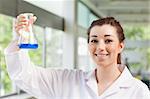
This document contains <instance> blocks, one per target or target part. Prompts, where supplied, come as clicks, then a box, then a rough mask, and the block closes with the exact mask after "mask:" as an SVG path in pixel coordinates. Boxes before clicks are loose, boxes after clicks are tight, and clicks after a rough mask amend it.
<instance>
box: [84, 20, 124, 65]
mask: <svg viewBox="0 0 150 99" xmlns="http://www.w3.org/2000/svg"><path fill="white" fill-rule="evenodd" d="M104 24H109V25H111V26H113V27H115V28H116V32H117V35H118V39H119V42H120V43H121V42H123V41H124V40H125V36H124V32H123V28H122V26H121V25H120V23H119V22H118V21H117V20H116V19H115V18H114V17H106V18H102V19H98V20H95V21H93V22H92V24H91V26H90V27H89V28H88V32H87V34H88V43H89V38H90V31H91V28H92V27H94V26H102V25H104ZM117 63H118V64H121V55H120V53H119V54H118V57H117Z"/></svg>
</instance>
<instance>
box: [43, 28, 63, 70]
mask: <svg viewBox="0 0 150 99" xmlns="http://www.w3.org/2000/svg"><path fill="white" fill-rule="evenodd" d="M45 35H46V67H53V68H56V67H60V66H62V55H63V50H62V46H63V44H62V40H63V39H62V37H63V32H62V31H60V30H56V29H52V28H46V34H45Z"/></svg>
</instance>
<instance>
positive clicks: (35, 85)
mask: <svg viewBox="0 0 150 99" xmlns="http://www.w3.org/2000/svg"><path fill="white" fill-rule="evenodd" d="M17 20H19V22H17V23H16V27H15V28H16V29H15V30H16V32H17V34H18V35H19V32H18V30H19V29H20V28H22V27H23V25H26V20H25V19H24V17H23V16H21V15H20V16H19V17H18V18H17ZM33 20H35V18H34V17H33ZM124 39H125V37H124V33H123V29H122V27H121V25H120V23H119V22H118V21H116V20H115V19H114V18H113V17H106V18H102V19H99V20H95V21H93V23H92V24H91V26H90V27H89V29H88V48H89V52H90V54H91V56H92V58H93V60H94V62H95V63H96V67H95V69H94V70H92V71H91V72H83V71H82V70H67V69H64V70H54V69H44V68H41V67H36V66H34V64H33V63H31V61H30V58H29V56H28V52H27V50H22V49H21V50H20V49H19V48H18V45H17V41H18V39H17V38H16V40H14V41H12V42H11V44H10V45H9V46H8V47H7V48H6V50H5V55H6V63H7V68H8V73H9V75H10V78H11V79H12V80H13V81H14V82H15V83H16V85H17V86H19V87H20V88H21V89H23V90H25V91H26V92H28V93H30V94H32V95H34V96H35V97H38V98H39V99H150V91H149V89H148V87H147V86H146V85H145V84H144V83H142V82H141V81H139V80H137V79H135V78H134V77H133V76H132V75H131V74H130V72H129V70H128V69H127V68H126V66H124V65H123V64H121V59H120V53H121V52H122V50H123V48H124Z"/></svg>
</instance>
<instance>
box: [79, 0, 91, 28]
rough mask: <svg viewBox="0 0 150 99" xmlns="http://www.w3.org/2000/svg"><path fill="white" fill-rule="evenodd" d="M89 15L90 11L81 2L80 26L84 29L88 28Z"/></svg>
mask: <svg viewBox="0 0 150 99" xmlns="http://www.w3.org/2000/svg"><path fill="white" fill-rule="evenodd" d="M89 13H90V11H89V9H88V8H87V7H86V6H85V5H84V4H82V3H81V2H78V24H79V25H80V26H82V27H84V28H87V27H88V23H89V22H88V21H89Z"/></svg>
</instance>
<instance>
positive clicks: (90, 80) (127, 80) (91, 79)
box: [85, 65, 133, 96]
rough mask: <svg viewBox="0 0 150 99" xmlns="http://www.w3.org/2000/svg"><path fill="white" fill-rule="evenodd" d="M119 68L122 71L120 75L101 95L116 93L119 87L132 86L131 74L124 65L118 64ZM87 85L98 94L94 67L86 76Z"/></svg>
mask: <svg viewBox="0 0 150 99" xmlns="http://www.w3.org/2000/svg"><path fill="white" fill-rule="evenodd" d="M118 68H119V70H120V71H121V72H122V73H121V75H120V77H119V78H118V79H117V80H116V81H115V82H114V83H113V84H112V85H111V86H110V87H109V88H108V89H107V90H106V91H105V92H104V93H103V94H102V96H109V95H111V94H115V93H117V92H118V91H119V90H121V89H128V88H130V87H131V86H132V83H133V81H132V80H133V76H132V75H131V73H130V71H129V70H128V68H127V67H126V66H125V65H118ZM85 80H86V83H87V85H88V86H89V87H90V88H91V89H92V90H93V92H94V93H95V94H96V95H97V96H98V86H97V81H96V77H95V69H93V70H92V71H91V72H89V73H88V74H87V76H86V79H85Z"/></svg>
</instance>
